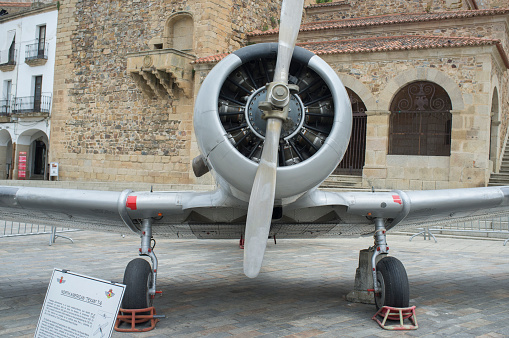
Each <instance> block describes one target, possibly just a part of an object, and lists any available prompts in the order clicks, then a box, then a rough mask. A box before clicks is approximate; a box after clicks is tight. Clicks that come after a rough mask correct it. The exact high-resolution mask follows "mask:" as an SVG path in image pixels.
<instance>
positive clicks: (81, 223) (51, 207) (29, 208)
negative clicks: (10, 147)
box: [0, 186, 239, 232]
mask: <svg viewBox="0 0 509 338" xmlns="http://www.w3.org/2000/svg"><path fill="white" fill-rule="evenodd" d="M238 203H239V202H238V201H236V200H234V199H232V198H231V197H229V195H228V194H227V193H226V192H225V191H223V190H221V189H218V190H215V191H210V192H192V191H177V192H132V191H130V190H125V191H123V192H115V191H99V190H75V189H55V188H32V187H6V186H3V187H0V219H2V220H6V221H15V222H32V223H36V224H41V225H50V226H63V227H70V228H76V229H90V230H100V231H115V232H120V231H122V229H123V228H125V226H126V225H127V226H128V227H129V228H130V229H131V230H133V231H134V232H138V229H139V226H138V220H140V219H143V218H149V217H152V218H155V219H161V218H166V222H170V223H177V222H185V220H186V218H187V217H188V216H189V214H191V213H192V211H193V210H200V209H214V208H221V207H223V208H228V207H230V206H233V205H236V204H238ZM155 225H157V222H155Z"/></svg>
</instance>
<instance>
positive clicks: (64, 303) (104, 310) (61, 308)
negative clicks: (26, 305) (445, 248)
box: [35, 269, 125, 338]
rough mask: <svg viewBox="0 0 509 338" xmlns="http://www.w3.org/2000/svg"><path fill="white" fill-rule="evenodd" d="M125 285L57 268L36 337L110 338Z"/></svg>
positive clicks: (47, 294) (45, 300)
mask: <svg viewBox="0 0 509 338" xmlns="http://www.w3.org/2000/svg"><path fill="white" fill-rule="evenodd" d="M124 290H125V285H122V284H117V283H113V282H108V281H105V280H101V279H97V278H93V277H88V276H85V275H80V274H77V273H73V272H70V271H66V270H60V269H54V270H53V274H52V276H51V280H50V283H49V286H48V291H47V292H46V298H45V299H44V304H43V306H42V310H41V315H40V316H39V322H38V323H37V328H36V329H35V337H40V338H50V337H51V338H53V337H111V334H112V333H113V326H114V324H115V319H116V318H117V314H118V311H119V309H120V304H121V302H122V298H123V296H124Z"/></svg>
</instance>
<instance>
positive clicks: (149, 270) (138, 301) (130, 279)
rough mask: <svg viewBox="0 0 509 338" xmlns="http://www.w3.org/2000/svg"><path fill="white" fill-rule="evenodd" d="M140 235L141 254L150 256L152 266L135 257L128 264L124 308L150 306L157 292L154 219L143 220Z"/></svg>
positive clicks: (125, 278) (125, 274)
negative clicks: (153, 237) (153, 232)
mask: <svg viewBox="0 0 509 338" xmlns="http://www.w3.org/2000/svg"><path fill="white" fill-rule="evenodd" d="M140 235H141V236H140V237H141V248H140V256H149V257H150V260H151V262H152V266H151V265H150V263H149V262H147V261H146V260H144V259H142V258H136V259H133V260H132V261H130V262H129V264H127V267H126V269H125V272H124V284H125V285H126V289H125V293H124V299H123V301H122V308H123V309H145V308H147V307H150V306H152V300H153V299H154V296H155V294H156V277H157V257H156V255H155V254H154V247H155V241H153V239H152V219H144V220H143V221H142V230H141V233H140ZM152 243H154V244H152Z"/></svg>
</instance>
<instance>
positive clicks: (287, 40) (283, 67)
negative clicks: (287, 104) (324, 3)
mask: <svg viewBox="0 0 509 338" xmlns="http://www.w3.org/2000/svg"><path fill="white" fill-rule="evenodd" d="M303 6H304V0H293V1H288V0H286V1H283V4H282V6H281V21H280V25H279V44H278V51H277V61H276V69H275V71H274V82H282V83H285V84H287V83H288V71H289V69H290V62H291V61H292V55H293V49H294V48H295V41H296V40H297V35H298V34H299V28H300V22H301V20H302V7H303Z"/></svg>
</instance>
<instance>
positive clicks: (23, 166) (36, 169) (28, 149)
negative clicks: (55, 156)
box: [14, 129, 49, 180]
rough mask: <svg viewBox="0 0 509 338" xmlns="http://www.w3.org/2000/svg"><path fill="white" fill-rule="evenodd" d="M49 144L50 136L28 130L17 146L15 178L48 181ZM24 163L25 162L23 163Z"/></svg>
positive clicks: (20, 137)
mask: <svg viewBox="0 0 509 338" xmlns="http://www.w3.org/2000/svg"><path fill="white" fill-rule="evenodd" d="M48 144H49V142H48V136H47V135H46V133H45V132H43V131H42V130H37V129H30V130H26V131H24V132H23V133H22V134H21V135H20V136H19V137H18V142H17V145H16V158H17V173H15V175H14V176H15V178H19V179H29V180H44V179H47V174H48V165H47V163H48V162H47V159H48ZM22 155H23V156H22ZM23 161H25V162H24V163H23Z"/></svg>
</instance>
